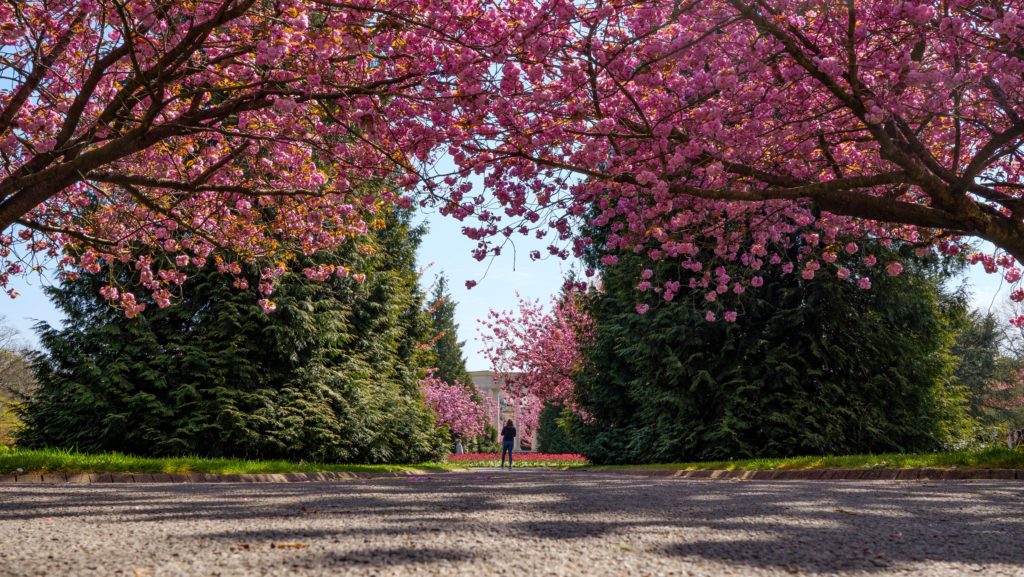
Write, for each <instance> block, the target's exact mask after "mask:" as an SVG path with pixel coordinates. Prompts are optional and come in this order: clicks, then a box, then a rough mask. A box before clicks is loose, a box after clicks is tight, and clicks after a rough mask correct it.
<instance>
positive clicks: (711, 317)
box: [704, 311, 715, 323]
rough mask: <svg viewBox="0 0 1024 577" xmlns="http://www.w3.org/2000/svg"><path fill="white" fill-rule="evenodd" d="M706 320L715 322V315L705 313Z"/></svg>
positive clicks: (708, 312) (709, 312)
mask: <svg viewBox="0 0 1024 577" xmlns="http://www.w3.org/2000/svg"><path fill="white" fill-rule="evenodd" d="M704 320H706V321H707V322H709V323H712V322H715V313H714V312H712V311H707V312H705V313H704Z"/></svg>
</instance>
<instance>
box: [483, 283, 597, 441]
mask: <svg viewBox="0 0 1024 577" xmlns="http://www.w3.org/2000/svg"><path fill="white" fill-rule="evenodd" d="M584 298H585V297H584V295H583V294H582V293H580V292H577V291H575V290H569V291H567V292H566V293H565V294H563V295H561V296H559V297H556V298H554V299H553V302H552V303H551V310H550V311H547V310H546V308H545V307H544V306H542V305H541V303H540V301H530V300H525V299H522V298H520V299H519V307H518V310H515V311H493V310H492V311H489V312H488V316H487V318H486V319H482V320H481V321H480V324H481V328H480V333H481V337H482V340H483V343H484V349H483V354H484V356H485V357H486V358H487V360H488V361H490V363H491V367H492V368H493V370H494V372H495V373H496V374H497V375H499V376H500V377H501V379H502V381H503V383H504V385H503V392H504V393H505V395H506V397H507V398H509V399H511V400H512V403H511V404H512V405H513V408H514V410H515V411H516V412H517V415H516V417H517V420H516V422H517V423H519V424H520V425H521V426H522V428H523V429H524V431H525V434H529V433H530V432H531V431H533V430H535V429H536V427H537V421H538V419H539V416H540V411H541V409H542V408H543V407H544V405H545V403H557V404H568V405H570V406H572V405H573V404H574V401H575V382H574V378H575V376H576V375H577V374H578V373H579V371H580V370H581V369H582V368H583V361H584V358H585V347H586V344H587V343H588V342H589V341H590V339H591V338H592V335H593V330H594V326H593V320H592V319H591V317H590V315H589V314H587V312H586V310H585V308H584V306H583V305H584V303H583V300H584Z"/></svg>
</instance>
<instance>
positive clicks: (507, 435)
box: [501, 425, 516, 443]
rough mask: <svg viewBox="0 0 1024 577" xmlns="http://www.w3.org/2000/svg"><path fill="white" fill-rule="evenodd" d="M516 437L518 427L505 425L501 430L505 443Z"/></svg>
mask: <svg viewBox="0 0 1024 577" xmlns="http://www.w3.org/2000/svg"><path fill="white" fill-rule="evenodd" d="M515 438H516V428H515V427H510V426H508V425H505V428H504V429H502V430H501V440H502V441H503V442H505V443H511V442H512V441H513V440H515Z"/></svg>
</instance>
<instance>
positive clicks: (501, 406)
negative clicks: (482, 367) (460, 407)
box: [469, 371, 537, 451]
mask: <svg viewBox="0 0 1024 577" xmlns="http://www.w3.org/2000/svg"><path fill="white" fill-rule="evenodd" d="M469 376H470V377H472V378H473V385H474V386H476V388H477V389H479V390H480V393H481V394H483V395H486V396H488V397H490V398H491V399H493V400H494V404H495V405H496V406H497V407H498V411H497V412H496V413H494V414H492V415H490V416H489V419H490V423H491V426H493V427H494V428H495V429H497V430H498V432H499V433H500V432H501V428H502V426H504V424H505V421H507V420H509V419H512V422H513V423H514V424H515V426H516V429H519V431H520V434H519V435H516V445H515V450H517V451H532V450H534V447H536V446H537V443H536V439H535V438H534V437H536V435H537V432H536V431H534V432H533V434H532V435H530V436H529V437H526V438H523V436H522V433H521V431H522V429H523V428H522V427H521V426H519V423H516V418H515V411H514V410H513V407H512V405H511V403H509V402H508V400H506V399H505V395H504V394H502V392H501V385H502V384H503V383H502V382H501V379H500V378H499V377H498V375H497V374H495V372H494V371H470V372H469Z"/></svg>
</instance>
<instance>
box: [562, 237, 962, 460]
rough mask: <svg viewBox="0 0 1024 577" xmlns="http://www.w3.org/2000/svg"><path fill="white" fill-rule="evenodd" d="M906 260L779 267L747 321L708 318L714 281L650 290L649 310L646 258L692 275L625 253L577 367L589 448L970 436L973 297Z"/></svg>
mask: <svg viewBox="0 0 1024 577" xmlns="http://www.w3.org/2000/svg"><path fill="white" fill-rule="evenodd" d="M889 256H890V257H894V258H895V257H896V256H897V255H889ZM905 264H906V266H907V272H905V273H904V274H903V275H902V276H898V277H890V276H888V275H886V274H885V273H884V271H882V270H877V271H876V272H877V274H876V275H875V276H874V277H873V282H874V288H872V289H871V290H861V289H859V288H858V287H857V286H856V285H855V284H854V283H851V282H847V281H842V280H839V279H837V278H835V276H834V275H830V274H823V271H822V272H821V273H819V274H818V275H817V278H815V279H813V280H811V281H806V280H804V279H802V278H801V277H800V276H799V275H797V274H788V275H787V274H782V273H781V271H779V270H777V269H775V270H768V271H765V272H764V279H765V284H764V286H763V287H762V288H760V289H757V290H753V291H750V292H748V293H747V294H746V295H744V298H743V300H742V301H741V303H742V306H741V311H740V312H741V314H740V315H739V318H738V319H737V321H736V322H735V323H726V322H713V323H709V322H707V321H706V320H705V318H704V312H703V310H701V309H702V307H699V306H694V302H699V301H698V299H699V298H700V297H701V296H703V291H701V292H700V294H690V292H689V291H687V290H686V289H684V290H683V291H682V292H681V293H680V295H679V296H678V297H677V299H676V300H675V301H673V302H664V301H663V300H660V299H657V298H652V297H648V301H647V302H649V304H650V306H651V308H650V310H649V312H647V314H645V315H640V314H637V312H636V311H635V307H636V305H637V303H638V302H640V300H642V299H643V295H641V294H640V293H638V291H637V290H636V288H635V287H636V283H637V279H638V278H639V274H640V271H641V270H642V269H643V268H647V267H652V268H653V269H654V270H655V280H661V281H662V282H664V280H669V279H672V278H678V277H679V276H680V275H679V274H678V273H679V271H678V270H677V269H674V268H673V265H672V264H670V263H652V262H649V261H647V260H645V259H644V258H642V257H640V256H633V255H629V256H623V257H622V259H621V261H620V263H619V264H618V265H617V266H615V267H611V268H609V269H607V270H605V271H604V278H603V282H604V291H603V293H601V294H596V295H594V296H593V298H592V302H591V312H592V314H593V315H594V318H595V323H596V340H595V346H594V348H593V349H592V350H591V351H590V353H589V357H588V363H587V368H586V370H585V371H584V372H583V374H581V375H580V377H579V379H578V394H579V398H580V403H581V405H582V407H583V409H584V410H585V412H586V413H587V415H588V419H587V420H586V421H585V422H582V423H577V424H576V427H577V431H576V433H577V435H578V438H579V439H580V441H581V442H582V444H583V450H584V452H585V453H586V454H587V455H588V456H589V457H590V458H591V459H592V460H594V461H595V462H603V463H623V462H669V461H691V460H717V459H730V458H746V457H785V456H792V455H823V454H840V453H868V452H884V451H926V450H934V449H940V448H943V447H946V446H949V445H950V444H951V443H955V442H956V440H957V439H959V438H961V437H962V436H963V435H964V433H965V431H966V430H967V429H968V425H969V419H968V418H967V416H966V413H965V395H964V391H963V389H962V388H961V387H958V386H957V385H956V384H955V382H954V379H953V370H954V358H953V356H952V355H951V354H950V352H949V350H950V346H951V345H952V342H953V339H954V336H955V332H956V329H957V326H956V322H957V319H958V318H959V317H960V315H961V313H962V310H961V308H962V306H963V305H962V303H960V302H958V301H956V299H953V298H951V297H950V296H949V295H946V294H945V293H943V291H942V289H941V281H942V278H943V274H942V272H941V270H940V268H939V267H937V266H934V265H927V264H925V263H921V262H916V261H912V260H907V261H906V262H905ZM879 268H880V267H879ZM652 296H653V297H656V296H657V295H652Z"/></svg>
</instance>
